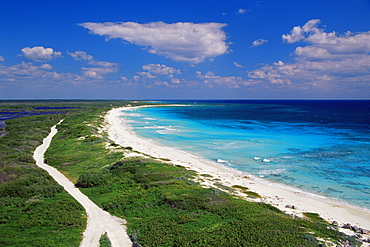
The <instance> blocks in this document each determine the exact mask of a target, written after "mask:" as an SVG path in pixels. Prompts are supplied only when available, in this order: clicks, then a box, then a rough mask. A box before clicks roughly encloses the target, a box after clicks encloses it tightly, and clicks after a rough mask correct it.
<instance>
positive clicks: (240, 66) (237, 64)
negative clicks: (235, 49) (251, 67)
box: [234, 62, 244, 68]
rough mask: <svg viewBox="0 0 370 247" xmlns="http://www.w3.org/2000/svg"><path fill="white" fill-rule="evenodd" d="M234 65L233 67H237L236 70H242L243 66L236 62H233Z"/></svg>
mask: <svg viewBox="0 0 370 247" xmlns="http://www.w3.org/2000/svg"><path fill="white" fill-rule="evenodd" d="M234 65H235V67H238V68H244V66H243V65H241V64H239V63H237V62H234Z"/></svg>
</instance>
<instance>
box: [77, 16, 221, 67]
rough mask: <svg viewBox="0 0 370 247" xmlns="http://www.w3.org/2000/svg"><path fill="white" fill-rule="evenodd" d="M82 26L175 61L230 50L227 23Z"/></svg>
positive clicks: (191, 60)
mask: <svg viewBox="0 0 370 247" xmlns="http://www.w3.org/2000/svg"><path fill="white" fill-rule="evenodd" d="M79 25H81V26H83V27H84V28H87V29H89V30H90V32H91V33H93V34H97V35H103V36H106V37H107V38H108V39H111V38H120V39H123V40H125V41H127V42H129V43H131V44H135V45H139V46H144V47H147V48H148V52H150V53H153V54H158V55H161V56H165V57H168V58H171V59H172V60H174V61H181V62H189V63H193V64H196V63H200V62H203V61H204V60H205V59H206V58H212V57H216V56H219V55H222V54H225V53H227V52H228V45H227V43H226V42H225V40H226V38H227V37H226V34H225V32H224V31H223V30H222V28H223V27H225V26H226V24H222V23H214V22H212V23H191V22H177V23H172V24H167V23H164V22H151V23H147V24H139V23H135V22H119V23H112V22H106V23H94V22H86V23H82V24H79Z"/></svg>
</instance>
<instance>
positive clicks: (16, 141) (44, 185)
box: [0, 101, 123, 247]
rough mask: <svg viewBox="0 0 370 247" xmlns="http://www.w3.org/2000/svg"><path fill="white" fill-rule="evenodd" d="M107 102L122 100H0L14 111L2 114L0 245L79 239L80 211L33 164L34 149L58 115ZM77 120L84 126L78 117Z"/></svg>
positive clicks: (83, 221)
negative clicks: (10, 114) (10, 116)
mask: <svg viewBox="0 0 370 247" xmlns="http://www.w3.org/2000/svg"><path fill="white" fill-rule="evenodd" d="M111 104H112V106H113V105H122V104H123V103H122V102H86V101H85V102H71V101H69V102H65V101H0V112H1V111H4V110H5V111H6V112H15V114H14V116H16V118H14V119H11V120H6V129H5V130H6V131H7V132H8V133H7V134H6V135H5V136H2V137H0V160H1V162H0V236H1V238H0V246H53V247H54V246H78V245H79V243H80V241H81V238H82V231H83V230H84V228H85V226H86V215H85V211H84V210H83V208H82V206H81V205H80V204H78V203H77V202H76V201H75V200H74V199H73V198H72V197H71V196H70V195H69V194H68V193H67V192H65V191H64V190H63V188H62V187H61V186H60V185H58V184H57V183H56V182H55V181H54V180H53V179H52V178H51V177H50V176H49V175H48V173H47V172H46V171H44V170H42V169H40V168H38V167H37V166H36V164H35V161H34V159H33V152H34V150H35V149H36V147H37V146H39V145H41V143H42V140H43V139H44V138H45V137H46V136H47V135H48V134H49V132H50V128H51V127H52V126H53V125H55V124H57V123H58V122H59V121H60V120H62V119H69V118H74V116H77V115H79V116H82V115H83V114H88V113H91V112H94V114H97V113H104V112H105V111H106V110H107V109H110V107H112V106H111ZM34 107H41V108H40V109H35V108H34ZM47 107H48V108H50V107H51V108H53V107H57V108H65V109H60V110H57V111H54V112H53V114H51V113H50V111H51V110H50V109H44V108H47ZM68 107H69V108H68ZM71 107H76V108H71ZM27 112H31V114H28V115H27ZM31 115H32V116H31ZM80 126H81V127H80V130H85V131H86V132H88V131H89V128H87V127H86V125H85V124H82V122H81V125H80ZM71 134H73V133H71ZM90 134H91V133H90ZM99 141H100V140H99ZM88 145H93V143H92V142H89V143H88Z"/></svg>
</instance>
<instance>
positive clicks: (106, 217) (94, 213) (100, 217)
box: [33, 126, 132, 247]
mask: <svg viewBox="0 0 370 247" xmlns="http://www.w3.org/2000/svg"><path fill="white" fill-rule="evenodd" d="M56 133H57V129H56V126H53V127H52V128H51V132H50V134H49V135H48V136H47V137H46V138H45V139H44V141H43V144H41V145H40V146H39V147H37V148H36V150H35V152H34V155H33V157H34V159H35V160H36V165H38V166H39V167H41V168H42V169H44V170H46V171H47V172H48V173H49V174H50V176H52V177H53V178H54V180H55V181H56V182H57V183H58V184H60V185H61V186H63V187H64V189H65V190H66V191H67V192H68V193H69V194H71V195H72V196H73V197H74V198H75V199H76V200H77V201H78V202H79V203H80V204H81V205H82V206H83V207H84V208H85V210H86V213H87V215H88V220H87V228H86V230H85V232H84V234H83V240H82V242H81V244H80V246H81V247H85V246H86V247H93V246H99V239H100V236H101V235H102V234H104V233H105V232H106V233H107V235H108V238H109V240H110V241H111V244H112V246H113V247H121V246H122V247H123V246H132V242H131V241H130V239H129V237H128V236H127V233H126V227H125V226H124V224H125V221H124V220H122V219H120V218H118V217H115V216H112V215H110V214H109V213H108V212H106V211H104V210H102V209H101V208H99V207H98V206H97V205H95V204H94V203H93V202H92V201H91V200H90V199H89V198H88V197H87V196H85V195H84V194H82V193H81V191H80V190H79V189H78V188H76V187H75V186H74V184H73V183H72V182H71V181H69V180H68V178H66V177H65V176H64V175H63V174H62V173H60V172H59V171H58V170H57V169H55V168H54V167H51V166H48V165H47V164H45V163H44V153H45V151H46V150H47V148H48V147H49V145H50V142H51V139H52V138H53V136H54V135H55V134H56Z"/></svg>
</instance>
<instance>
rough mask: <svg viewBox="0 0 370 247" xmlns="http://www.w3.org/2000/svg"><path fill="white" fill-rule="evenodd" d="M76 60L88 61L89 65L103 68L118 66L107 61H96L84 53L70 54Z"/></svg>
mask: <svg viewBox="0 0 370 247" xmlns="http://www.w3.org/2000/svg"><path fill="white" fill-rule="evenodd" d="M68 55H70V56H71V57H72V58H73V59H74V60H76V61H87V62H88V64H91V65H96V66H102V67H113V66H118V64H117V63H111V62H106V61H96V60H94V57H93V56H92V55H89V54H87V53H86V52H84V51H76V52H68Z"/></svg>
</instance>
